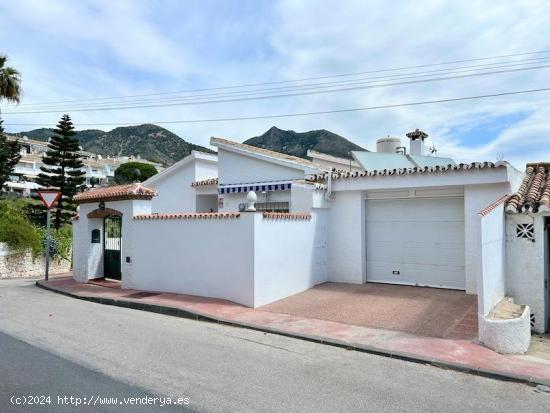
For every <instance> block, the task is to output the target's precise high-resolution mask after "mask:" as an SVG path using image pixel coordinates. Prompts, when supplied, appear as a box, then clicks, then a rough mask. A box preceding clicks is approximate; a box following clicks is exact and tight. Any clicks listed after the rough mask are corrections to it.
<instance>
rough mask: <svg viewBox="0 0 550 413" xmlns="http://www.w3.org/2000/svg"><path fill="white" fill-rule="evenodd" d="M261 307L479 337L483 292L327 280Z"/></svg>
mask: <svg viewBox="0 0 550 413" xmlns="http://www.w3.org/2000/svg"><path fill="white" fill-rule="evenodd" d="M258 310H262V311H269V312H274V313H284V314H291V315H295V316H300V317H308V318H317V319H321V320H329V321H334V322H338V323H345V324H350V325H356V326H362V327H373V328H384V329H388V330H397V331H403V332H406V333H411V334H417V335H423V336H431V337H444V338H462V339H472V338H476V336H477V296H475V295H468V294H466V293H464V292H463V291H456V290H445V289H439V288H427V287H412V286H402V285H389V284H376V283H367V284H360V285H356V284H341V283H324V284H321V285H318V286H316V287H314V288H312V289H310V290H307V291H304V292H302V293H299V294H295V295H293V296H291V297H288V298H285V299H283V300H279V301H276V302H274V303H271V304H268V305H265V306H263V307H260V308H258Z"/></svg>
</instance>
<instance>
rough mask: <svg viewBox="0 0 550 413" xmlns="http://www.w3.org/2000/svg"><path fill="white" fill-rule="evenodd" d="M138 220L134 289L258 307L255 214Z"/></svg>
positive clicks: (134, 258) (136, 223)
mask: <svg viewBox="0 0 550 413" xmlns="http://www.w3.org/2000/svg"><path fill="white" fill-rule="evenodd" d="M133 224H134V231H133V235H134V257H133V261H134V262H133V266H134V277H133V280H132V288H136V289H140V290H149V291H168V292H175V293H183V294H191V295H198V296H205V297H216V298H223V299H227V300H231V301H234V302H237V303H241V304H244V305H247V306H250V307H253V306H254V214H241V216H240V217H239V218H235V219H198V220H190V219H171V220H134V221H133Z"/></svg>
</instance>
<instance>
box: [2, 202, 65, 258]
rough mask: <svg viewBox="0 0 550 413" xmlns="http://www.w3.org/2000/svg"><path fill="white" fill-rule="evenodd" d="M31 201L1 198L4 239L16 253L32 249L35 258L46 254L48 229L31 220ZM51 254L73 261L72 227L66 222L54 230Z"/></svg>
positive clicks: (51, 232) (52, 231)
mask: <svg viewBox="0 0 550 413" xmlns="http://www.w3.org/2000/svg"><path fill="white" fill-rule="evenodd" d="M30 203H32V201H29V200H0V242H3V243H5V244H7V246H8V248H9V249H10V250H12V251H15V252H24V251H26V250H30V251H31V253H32V255H33V256H34V257H37V256H38V255H42V254H44V251H45V245H46V230H45V229H44V228H43V227H37V226H35V225H33V224H32V223H31V221H30V220H29V218H28V216H27V214H26V209H27V207H28V205H29V204H30ZM50 234H51V241H50V256H51V257H60V258H63V259H65V260H68V261H70V259H71V257H70V253H71V246H72V227H71V225H68V224H67V225H64V226H63V227H61V228H60V229H59V230H58V231H56V230H54V229H53V228H52V229H51V231H50Z"/></svg>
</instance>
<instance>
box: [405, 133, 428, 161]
mask: <svg viewBox="0 0 550 413" xmlns="http://www.w3.org/2000/svg"><path fill="white" fill-rule="evenodd" d="M427 137H428V134H427V133H426V132H423V131H421V130H420V129H416V130H414V131H413V132H409V133H407V138H409V139H410V140H411V143H410V149H409V153H410V154H411V155H424V139H426V138H427Z"/></svg>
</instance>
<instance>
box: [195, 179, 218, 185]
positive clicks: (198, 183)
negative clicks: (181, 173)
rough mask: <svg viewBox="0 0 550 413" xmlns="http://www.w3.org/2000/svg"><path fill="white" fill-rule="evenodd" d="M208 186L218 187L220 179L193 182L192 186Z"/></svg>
mask: <svg viewBox="0 0 550 413" xmlns="http://www.w3.org/2000/svg"><path fill="white" fill-rule="evenodd" d="M207 185H218V178H208V179H203V180H201V181H195V182H191V186H207Z"/></svg>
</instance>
